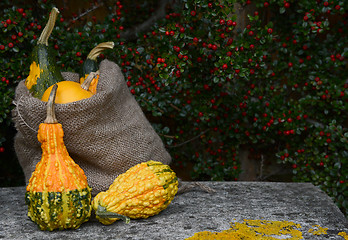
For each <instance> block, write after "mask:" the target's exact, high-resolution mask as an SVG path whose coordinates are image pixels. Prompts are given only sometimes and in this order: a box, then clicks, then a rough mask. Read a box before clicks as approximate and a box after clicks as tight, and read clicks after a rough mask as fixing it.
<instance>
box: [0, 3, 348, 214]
mask: <svg viewBox="0 0 348 240" xmlns="http://www.w3.org/2000/svg"><path fill="white" fill-rule="evenodd" d="M85 2H87V3H89V1H85ZM168 2H171V1H168ZM103 3H104V5H103V7H104V8H105V9H106V13H105V14H104V16H105V19H104V17H103V18H101V17H100V16H99V17H96V16H94V15H93V11H91V13H89V14H87V15H85V16H81V14H80V13H76V14H72V16H69V17H65V18H64V17H63V16H64V13H65V12H66V11H67V10H68V9H66V8H64V6H63V7H62V6H61V7H60V11H61V13H62V15H61V19H59V20H58V21H57V23H56V27H55V30H54V31H53V33H52V35H51V38H50V46H52V48H53V49H55V50H56V52H57V63H58V65H59V66H60V67H61V70H62V71H74V72H79V71H80V68H81V64H82V63H83V60H84V59H85V58H86V56H87V54H88V53H89V51H90V50H91V49H92V48H93V47H94V46H95V45H97V44H98V43H100V42H105V41H114V42H115V48H114V49H113V50H108V51H105V52H104V54H103V55H102V56H101V57H100V60H101V59H103V58H105V57H106V58H108V59H111V60H113V61H115V62H116V63H117V64H119V66H120V67H121V68H122V70H123V73H124V76H125V78H126V81H127V84H128V86H129V89H130V91H131V92H132V93H133V94H134V96H135V98H136V99H137V101H138V103H139V104H140V105H141V107H142V109H143V110H144V112H145V113H146V115H147V116H148V118H149V120H150V121H151V123H152V125H153V126H154V128H155V129H156V131H157V132H158V134H159V135H160V136H161V138H162V139H163V141H164V143H165V145H166V146H167V148H168V150H169V152H170V154H171V155H172V157H173V164H174V165H175V166H176V167H177V168H179V169H180V168H182V169H188V170H187V171H190V177H191V178H192V179H198V180H216V181H220V180H238V177H239V174H240V173H241V163H240V160H241V159H239V156H240V155H239V153H240V151H241V149H248V151H249V152H251V153H252V154H253V156H254V158H255V159H256V160H258V161H260V164H261V162H262V161H263V159H264V158H265V157H266V158H271V159H274V161H276V162H277V163H278V164H279V165H284V167H288V168H291V169H292V174H293V181H306V182H312V183H313V184H314V185H317V186H319V187H320V188H321V189H323V190H324V191H325V192H326V193H327V194H328V195H330V196H331V197H332V198H333V199H334V201H335V202H336V204H337V205H338V207H339V208H340V209H341V210H342V211H343V213H345V214H347V209H348V201H347V199H348V189H347V185H348V181H347V176H348V171H347V162H348V131H347V115H348V114H347V113H348V110H347V109H348V98H347V95H348V90H347V87H348V81H347V71H346V70H347V60H346V58H347V34H346V33H347V1H337V0H332V1H322V0H309V1H283V0H281V1H280V0H270V1H259V0H256V1H238V2H237V1H231V0H230V1H223V0H222V1H207V0H182V1H179V2H178V1H177V2H176V4H172V5H170V4H169V5H168V7H167V9H166V10H167V12H166V15H165V16H164V17H163V18H161V19H159V20H158V21H157V22H156V23H155V24H153V26H152V27H151V28H150V29H147V30H146V31H144V32H140V33H138V35H137V36H135V37H133V38H129V37H128V35H127V34H126V33H128V32H127V30H129V29H131V28H132V27H133V26H134V25H137V24H140V23H142V22H143V21H145V20H146V19H148V18H149V16H150V15H151V13H153V11H154V9H156V7H157V4H158V3H157V1H103ZM237 3H238V4H240V5H238V6H240V7H242V8H245V7H247V8H250V9H251V8H254V10H252V11H251V10H249V12H250V14H249V15H248V19H246V21H247V23H246V24H244V25H245V26H242V27H240V26H241V25H239V19H237V15H236V14H235V12H234V9H235V8H234V6H235V5H236V4H237ZM54 4H55V2H54V1H38V3H37V2H34V3H33V5H30V3H28V2H23V1H15V3H13V1H1V3H0V5H1V8H0V9H1V13H2V15H1V16H2V17H1V24H0V28H1V40H0V41H1V42H0V53H1V55H2V57H1V59H0V64H1V66H2V67H1V81H0V99H1V102H0V123H1V131H0V159H1V162H2V165H3V166H4V168H3V169H2V175H3V176H1V180H2V185H3V186H11V185H20V184H24V183H23V180H22V179H21V178H18V176H21V174H22V173H21V170H20V167H19V164H18V162H17V160H16V159H15V155H14V152H13V146H12V145H13V136H14V133H15V131H14V130H13V126H12V123H11V114H10V112H11V109H13V107H14V106H13V104H12V99H13V96H14V90H15V87H16V85H17V84H18V82H19V81H20V80H22V79H25V78H26V76H27V75H28V72H29V66H30V59H29V58H28V56H29V55H30V52H31V49H32V48H33V46H34V45H35V44H36V39H37V38H38V37H39V35H40V33H41V31H42V29H43V27H44V25H45V23H46V21H47V19H48V13H49V12H50V10H51V8H52V6H54ZM89 6H90V8H91V9H93V8H97V7H98V6H97V5H95V4H94V2H93V1H90V5H89ZM79 14H80V15H79ZM124 37H127V39H125V38H124ZM266 180H267V179H266Z"/></svg>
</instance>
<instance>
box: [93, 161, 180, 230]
mask: <svg viewBox="0 0 348 240" xmlns="http://www.w3.org/2000/svg"><path fill="white" fill-rule="evenodd" d="M177 191H178V178H177V177H176V174H175V173H174V172H173V170H172V169H171V168H170V167H169V166H168V165H165V164H162V163H161V162H157V161H148V162H144V163H140V164H138V165H136V166H134V167H132V168H130V169H129V170H128V171H126V172H125V173H123V174H121V175H119V176H118V177H117V178H116V179H115V181H114V182H113V184H112V185H111V186H110V188H109V189H108V190H107V191H106V192H100V193H98V194H97V196H95V198H94V199H93V201H92V207H93V209H94V210H95V213H96V217H97V219H98V220H99V221H100V222H101V223H103V224H105V225H108V224H112V223H113V222H115V221H116V220H118V219H122V220H126V222H128V221H129V218H133V219H136V218H148V217H150V216H153V215H156V214H158V213H159V212H161V211H162V210H164V209H166V208H167V206H168V205H169V204H170V203H171V201H172V200H173V199H174V196H175V194H176V193H177Z"/></svg>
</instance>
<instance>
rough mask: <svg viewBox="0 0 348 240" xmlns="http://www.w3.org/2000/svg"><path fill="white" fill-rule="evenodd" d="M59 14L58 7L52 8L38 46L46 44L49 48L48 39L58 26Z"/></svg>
mask: <svg viewBox="0 0 348 240" xmlns="http://www.w3.org/2000/svg"><path fill="white" fill-rule="evenodd" d="M58 14H59V11H58V9H57V8H56V7H54V8H52V11H51V13H50V17H49V19H48V22H47V23H46V26H45V28H44V30H42V33H41V35H40V38H39V40H38V41H37V44H44V45H46V46H48V38H49V37H50V35H51V33H52V30H53V28H54V25H55V24H56V20H57V16H58Z"/></svg>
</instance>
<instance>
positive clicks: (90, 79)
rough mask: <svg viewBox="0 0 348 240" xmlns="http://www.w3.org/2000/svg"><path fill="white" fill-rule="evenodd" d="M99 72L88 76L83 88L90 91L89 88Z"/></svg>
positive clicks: (82, 85)
mask: <svg viewBox="0 0 348 240" xmlns="http://www.w3.org/2000/svg"><path fill="white" fill-rule="evenodd" d="M99 73H100V72H99V70H98V71H96V72H91V73H90V74H88V76H87V77H86V79H85V81H83V83H81V88H82V89H84V90H86V91H88V88H89V86H90V85H91V83H92V81H93V79H94V78H95V77H96V76H97V75H98V74H99Z"/></svg>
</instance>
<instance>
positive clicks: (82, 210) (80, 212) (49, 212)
mask: <svg viewBox="0 0 348 240" xmlns="http://www.w3.org/2000/svg"><path fill="white" fill-rule="evenodd" d="M63 135H64V133H63V129H62V125H61V124H59V123H55V124H47V123H41V124H40V126H39V133H38V140H39V141H40V142H41V148H42V158H41V161H40V162H39V163H38V164H37V165H36V169H35V171H34V172H33V174H32V176H31V178H30V180H29V184H28V186H27V192H26V194H25V200H26V204H27V205H28V216H29V217H30V218H31V220H32V221H34V222H35V223H37V224H38V226H39V227H40V229H41V230H49V231H52V230H55V229H59V230H62V229H67V228H73V229H76V228H78V227H79V226H80V225H81V224H82V223H84V222H86V221H87V220H88V218H89V217H90V214H91V206H90V202H91V188H90V187H89V186H88V183H87V178H86V175H85V174H84V172H83V170H82V169H81V168H80V167H79V166H78V165H77V164H76V163H75V162H74V161H73V160H72V159H71V157H70V156H69V154H68V151H67V149H66V147H65V145H64V142H63Z"/></svg>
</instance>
